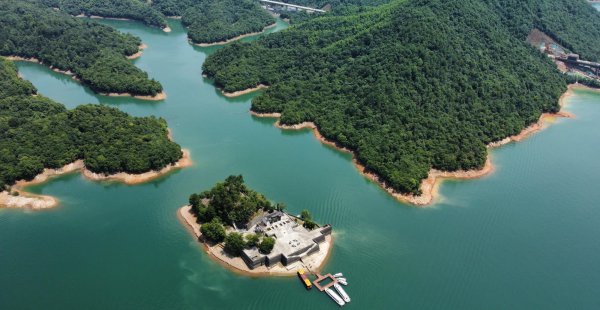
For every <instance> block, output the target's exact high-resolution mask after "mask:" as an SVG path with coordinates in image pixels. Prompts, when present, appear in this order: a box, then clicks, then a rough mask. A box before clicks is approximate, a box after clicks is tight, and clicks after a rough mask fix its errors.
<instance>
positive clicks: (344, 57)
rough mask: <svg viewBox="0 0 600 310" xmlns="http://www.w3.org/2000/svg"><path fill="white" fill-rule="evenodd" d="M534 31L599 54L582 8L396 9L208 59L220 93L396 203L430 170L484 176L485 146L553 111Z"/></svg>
mask: <svg viewBox="0 0 600 310" xmlns="http://www.w3.org/2000/svg"><path fill="white" fill-rule="evenodd" d="M533 28H538V29H541V30H543V31H544V32H546V33H547V34H549V35H550V36H552V37H554V38H556V39H557V40H558V41H559V42H561V43H563V44H564V45H565V46H567V47H568V48H569V49H571V50H572V51H574V52H578V53H581V54H582V55H584V56H585V57H586V58H589V59H597V57H598V56H599V55H600V14H599V13H598V12H596V11H595V10H593V9H592V8H591V7H590V6H589V4H587V3H586V2H585V1H583V0H577V1H571V0H526V1H517V0H506V1H499V0H460V1H458V0H444V1H442V0H407V1H404V0H396V1H392V2H391V3H389V4H386V5H382V6H379V7H377V8H374V9H370V10H367V11H366V12H362V13H357V14H350V15H342V16H330V15H326V16H322V17H317V18H313V19H311V20H310V21H308V22H305V23H301V24H298V25H296V26H293V27H290V28H289V29H287V30H286V31H282V32H279V33H275V34H272V35H269V36H267V37H265V38H262V39H260V40H258V41H256V42H252V43H235V44H232V45H230V46H227V47H225V48H223V49H221V50H219V51H218V52H216V53H215V54H213V55H211V56H210V57H208V59H207V60H206V62H205V63H204V66H203V70H204V72H205V73H206V74H207V75H208V76H209V77H211V78H213V79H214V80H215V83H216V85H217V86H219V87H221V88H222V89H223V90H225V91H227V92H234V91H239V90H243V89H248V88H252V87H255V86H257V85H259V84H265V85H268V86H270V88H269V89H268V90H266V91H265V92H264V93H263V94H261V95H259V96H257V97H256V98H254V100H253V101H252V110H253V111H255V112H259V113H273V112H279V113H281V114H282V116H281V119H280V122H281V123H282V124H284V125H292V124H298V123H302V122H307V121H309V122H314V123H315V124H316V125H317V127H318V129H319V131H320V132H321V133H322V134H323V136H324V137H325V138H327V139H329V140H333V141H335V142H336V143H338V144H339V145H340V146H342V147H345V148H348V149H350V150H352V151H353V152H354V153H355V155H356V159H357V160H358V161H359V162H360V163H361V164H363V165H365V166H366V168H367V169H368V170H369V171H371V172H374V173H376V174H377V175H378V176H379V177H380V179H381V180H383V181H384V182H385V183H386V184H387V185H388V186H390V187H392V188H393V189H394V190H396V191H398V192H401V193H413V194H420V193H421V190H420V184H421V181H422V180H423V179H424V178H426V177H427V175H428V172H429V171H430V169H432V168H435V169H440V170H445V171H456V170H468V169H478V168H481V167H482V166H483V165H484V164H485V161H486V157H487V149H486V145H487V144H488V143H490V142H494V141H498V140H501V139H503V138H505V137H508V136H511V135H514V134H517V133H519V132H520V131H521V130H522V129H523V128H525V127H527V126H528V125H530V124H532V123H534V122H536V121H537V120H538V118H539V117H540V115H541V114H542V113H543V112H557V111H558V110H559V105H558V99H559V97H560V96H561V94H563V93H564V92H565V91H566V84H567V83H566V80H567V79H566V78H565V77H564V76H563V75H562V74H561V73H560V72H559V71H558V70H557V69H556V66H555V65H554V64H553V63H552V62H551V61H550V60H549V59H548V57H547V56H545V55H543V54H541V53H540V52H539V51H538V50H536V49H535V48H533V47H531V46H529V45H528V44H527V43H526V42H525V37H526V36H527V33H528V32H529V31H530V30H532V29H533Z"/></svg>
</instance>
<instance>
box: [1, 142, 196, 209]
mask: <svg viewBox="0 0 600 310" xmlns="http://www.w3.org/2000/svg"><path fill="white" fill-rule="evenodd" d="M182 152H183V155H182V157H181V158H180V159H179V160H178V161H177V162H175V163H174V164H169V165H167V166H165V167H164V168H162V169H161V170H158V171H156V170H153V171H148V172H144V173H140V174H130V173H125V172H120V173H115V174H101V173H95V172H92V171H90V170H88V169H86V167H85V164H84V162H83V160H81V159H79V160H76V161H74V162H72V163H70V164H67V165H65V166H63V167H61V168H58V169H50V168H44V170H43V171H42V173H40V174H38V175H36V176H35V177H34V178H33V179H32V180H30V181H25V180H20V181H17V182H16V183H15V184H14V185H13V186H11V187H10V189H9V190H8V191H2V192H0V208H28V209H32V210H42V209H49V208H54V207H56V206H58V205H59V203H60V202H59V200H58V199H56V198H54V197H52V196H48V195H38V194H33V193H29V192H27V191H26V187H27V186H30V185H37V184H43V183H46V182H48V181H49V180H51V179H53V178H55V177H58V176H62V175H66V174H71V173H76V172H79V173H81V174H82V175H83V176H84V177H85V178H86V179H88V180H91V181H116V182H120V183H123V184H127V185H135V184H141V183H146V182H149V181H152V180H154V179H157V178H159V177H162V176H165V175H167V174H169V173H171V172H172V171H175V170H178V169H182V168H185V167H189V166H191V165H192V164H193V162H192V159H191V156H190V151H189V150H187V149H183V150H182ZM13 192H16V193H18V196H13V195H11V193H13Z"/></svg>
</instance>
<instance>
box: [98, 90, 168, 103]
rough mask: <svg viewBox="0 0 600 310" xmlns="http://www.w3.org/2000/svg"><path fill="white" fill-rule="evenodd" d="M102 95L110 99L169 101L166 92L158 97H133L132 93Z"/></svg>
mask: <svg viewBox="0 0 600 310" xmlns="http://www.w3.org/2000/svg"><path fill="white" fill-rule="evenodd" d="M100 94H101V95H104V96H109V97H133V98H136V99H142V100H152V101H160V100H165V99H167V94H166V93H165V92H164V91H163V92H160V93H158V94H156V96H140V95H132V94H130V93H108V94H107V93H100Z"/></svg>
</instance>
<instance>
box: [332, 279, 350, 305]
mask: <svg viewBox="0 0 600 310" xmlns="http://www.w3.org/2000/svg"><path fill="white" fill-rule="evenodd" d="M333 287H334V288H335V290H336V291H337V292H338V293H340V296H342V299H344V301H345V302H350V296H348V293H346V290H344V288H342V286H341V285H339V284H337V283H335V284H333Z"/></svg>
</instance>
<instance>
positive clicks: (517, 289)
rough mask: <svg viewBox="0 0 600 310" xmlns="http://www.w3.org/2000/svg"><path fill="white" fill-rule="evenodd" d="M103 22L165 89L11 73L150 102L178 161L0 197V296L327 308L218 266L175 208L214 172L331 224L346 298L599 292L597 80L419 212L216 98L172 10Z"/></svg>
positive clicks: (143, 106)
mask: <svg viewBox="0 0 600 310" xmlns="http://www.w3.org/2000/svg"><path fill="white" fill-rule="evenodd" d="M106 23H107V24H110V25H113V26H115V27H117V28H118V29H120V30H122V31H125V32H130V33H133V34H135V35H138V36H140V37H141V38H142V39H143V41H144V42H145V43H146V44H147V45H148V46H149V48H148V49H146V50H145V51H144V55H143V56H142V57H141V58H139V59H138V60H136V65H138V66H139V67H140V68H142V69H144V70H146V71H148V72H149V73H150V74H151V75H152V76H153V77H155V78H157V79H158V80H159V81H160V82H161V83H162V84H163V85H164V87H165V90H166V92H167V94H168V99H167V100H165V101H164V102H147V101H137V100H133V99H128V98H107V97H102V96H95V95H94V94H93V93H91V92H90V91H89V90H87V89H86V88H84V87H82V86H81V85H79V84H77V83H76V82H74V81H72V80H71V79H69V78H68V77H65V76H63V75H60V74H56V73H54V72H52V71H50V70H48V69H46V68H44V67H42V66H40V65H35V64H30V63H19V64H18V65H19V69H20V71H21V73H22V75H23V76H24V77H25V78H27V79H29V80H30V81H32V82H33V83H34V84H35V85H36V86H37V87H38V89H39V91H40V93H42V94H44V95H46V96H49V97H51V98H54V99H56V100H58V101H60V102H63V103H65V104H66V105H67V106H69V107H74V106H76V105H78V104H82V103H88V102H92V103H105V104H109V105H112V106H117V107H119V108H120V109H122V110H124V111H127V112H129V113H131V114H134V115H157V116H161V117H164V118H165V119H167V121H168V122H169V125H170V127H171V128H172V129H173V133H174V137H175V139H176V140H177V142H179V143H180V144H181V145H182V146H183V147H185V148H188V149H190V150H191V152H192V157H193V160H194V162H195V165H194V166H193V167H191V168H188V169H184V170H181V171H179V172H177V173H174V174H171V175H169V176H167V177H165V178H163V179H161V180H158V181H155V182H152V183H149V184H144V185H139V186H126V185H122V184H114V183H112V184H111V183H94V182H90V181H87V180H85V179H83V178H82V177H81V176H80V175H78V174H72V175H69V176H65V177H61V178H58V179H55V180H53V181H51V182H49V183H47V184H45V185H41V186H35V187H33V188H32V190H33V191H35V192H38V193H44V194H49V195H53V196H56V197H58V198H59V199H60V200H61V201H62V204H61V206H60V207H58V208H56V209H53V210H48V211H40V212H29V211H22V210H6V209H2V210H0V309H334V308H336V307H337V306H336V305H335V304H334V303H333V301H331V300H330V299H329V298H328V297H327V296H325V295H324V294H320V293H317V292H316V291H310V292H307V291H305V290H304V289H303V288H302V285H301V284H300V282H299V281H298V280H297V279H296V278H259V279H254V278H247V277H244V276H239V275H236V274H233V273H231V272H229V271H228V270H225V269H223V268H222V267H221V266H220V265H218V264H216V263H215V262H213V261H212V260H211V259H209V258H208V257H207V255H206V254H205V253H204V252H203V251H202V250H201V248H200V246H199V245H198V244H197V243H196V242H195V241H194V240H193V238H192V237H191V236H190V235H189V233H188V232H187V231H186V230H185V228H184V227H183V226H182V225H181V224H180V223H179V222H178V220H177V218H176V211H177V209H178V208H179V207H180V206H181V205H183V204H184V203H185V202H186V200H187V197H188V195H189V194H190V193H191V192H194V191H200V190H204V189H207V188H209V187H211V186H212V185H213V184H214V183H215V182H216V181H219V180H222V179H223V178H225V177H226V176H228V175H230V174H243V175H244V177H245V179H246V180H247V182H248V183H249V185H250V186H251V187H253V188H255V189H256V190H258V191H261V192H263V193H265V194H266V195H267V197H269V198H270V199H272V200H275V201H283V202H285V203H286V204H287V205H288V208H289V209H290V210H291V211H293V212H295V213H297V212H300V211H301V210H302V209H310V210H311V211H312V213H313V216H314V217H315V218H316V219H318V220H319V221H320V222H323V223H331V224H332V225H333V227H334V230H335V238H336V241H335V246H334V249H333V253H332V256H331V260H330V261H329V263H328V264H327V266H326V268H325V270H326V271H329V272H340V271H341V272H344V273H345V274H346V275H347V278H348V280H349V282H350V285H349V286H348V287H347V291H348V293H349V294H350V296H351V297H352V302H351V303H350V304H349V305H347V306H346V307H347V308H350V309H598V308H599V307H600V297H599V296H600V264H598V262H599V261H600V241H599V236H600V225H599V223H600V205H599V201H600V191H599V190H598V186H599V185H598V184H600V173H599V172H600V161H598V160H597V158H598V157H597V156H598V154H600V123H599V122H598V119H600V95H598V94H596V93H591V92H585V91H578V92H577V93H576V96H574V97H572V98H571V99H570V100H569V102H570V105H569V106H568V110H569V111H571V112H573V113H575V114H576V115H577V118H576V119H563V120H558V121H557V123H556V124H555V125H553V126H551V127H549V128H548V129H547V130H544V131H543V132H541V133H539V134H537V135H535V136H533V137H531V138H530V139H527V140H526V141H524V142H522V143H518V144H512V145H508V146H506V147H503V148H501V149H498V150H494V151H493V152H492V153H493V158H494V163H495V164H496V166H497V171H496V173H494V174H493V175H491V176H489V177H486V178H484V179H480V180H473V181H465V182H445V183H444V184H443V186H442V187H441V194H442V196H443V199H442V201H441V202H439V203H437V204H436V205H434V206H432V207H430V208H426V209H420V208H414V207H410V206H407V205H403V204H400V203H398V202H396V201H394V200H393V199H392V198H390V197H389V196H388V195H387V194H385V193H384V192H383V191H382V190H380V189H379V188H378V187H377V186H376V185H375V184H372V183H370V182H369V181H367V180H366V179H365V178H363V177H362V176H361V175H360V174H359V173H358V172H357V171H356V169H355V168H354V167H353V165H352V162H351V159H350V157H349V156H348V155H347V154H343V153H340V152H338V151H335V150H333V149H331V148H328V147H326V146H324V145H322V144H320V143H319V142H318V141H317V140H316V139H315V138H314V136H313V135H312V133H311V132H310V131H302V132H282V131H281V130H279V129H277V128H275V127H274V126H273V121H272V120H264V119H256V118H253V117H251V116H250V115H249V114H248V109H249V106H250V99H251V98H252V95H247V96H243V97H240V98H236V99H227V98H225V97H223V96H221V95H220V94H219V92H218V91H217V90H215V88H214V87H213V86H212V85H211V84H210V81H208V80H205V79H203V78H202V76H201V64H202V62H203V61H204V59H205V57H206V55H207V54H208V53H211V52H212V51H214V50H215V49H216V48H196V47H192V46H190V45H189V44H187V41H186V35H185V32H184V29H182V27H181V25H180V24H179V23H177V22H172V24H171V28H173V32H172V33H170V34H165V33H163V32H161V31H159V30H153V29H150V28H147V27H144V26H141V25H140V24H137V23H133V22H120V21H119V22H118V21H106ZM283 27H284V25H282V24H280V25H279V27H278V28H283Z"/></svg>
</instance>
